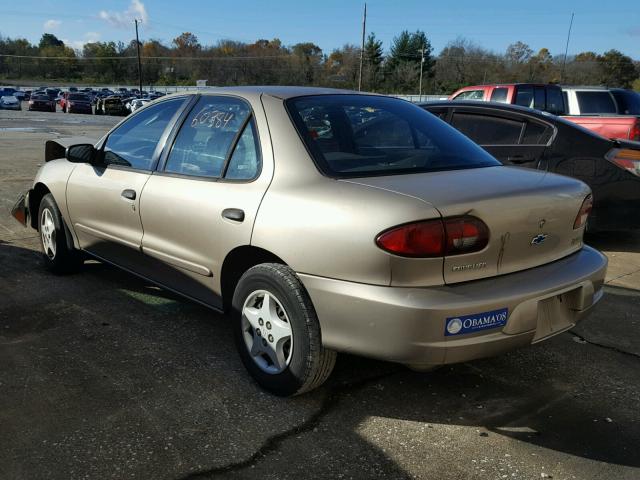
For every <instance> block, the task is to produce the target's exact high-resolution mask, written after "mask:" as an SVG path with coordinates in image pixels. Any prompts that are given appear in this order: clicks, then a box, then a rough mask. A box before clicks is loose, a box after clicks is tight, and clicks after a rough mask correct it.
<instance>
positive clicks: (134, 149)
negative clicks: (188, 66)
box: [104, 97, 186, 170]
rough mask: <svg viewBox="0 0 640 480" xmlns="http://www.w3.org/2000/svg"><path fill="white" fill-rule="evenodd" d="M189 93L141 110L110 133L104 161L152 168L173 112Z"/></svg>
mask: <svg viewBox="0 0 640 480" xmlns="http://www.w3.org/2000/svg"><path fill="white" fill-rule="evenodd" d="M185 99H186V97H179V98H174V99H171V100H166V101H164V102H161V103H158V104H156V105H153V106H150V107H149V108H145V109H144V110H140V112H139V113H136V114H135V115H133V116H132V117H131V118H129V119H128V120H126V121H125V122H124V123H123V124H122V125H120V126H119V127H118V128H116V129H115V130H114V131H113V132H111V133H110V134H109V137H108V138H107V142H106V143H105V146H104V163H105V164H106V165H120V166H124V167H131V168H135V169H139V170H151V169H153V160H154V158H153V156H154V152H155V150H156V147H157V145H158V142H159V141H160V137H161V136H162V134H163V133H164V130H165V129H166V128H167V126H168V125H169V123H170V122H171V120H172V119H173V116H174V115H175V114H176V112H177V111H178V110H179V109H180V107H181V106H182V104H183V103H184V101H185Z"/></svg>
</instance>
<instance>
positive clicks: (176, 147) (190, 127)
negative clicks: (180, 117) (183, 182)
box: [165, 95, 259, 179]
mask: <svg viewBox="0 0 640 480" xmlns="http://www.w3.org/2000/svg"><path fill="white" fill-rule="evenodd" d="M250 116H251V108H250V107H249V104H247V103H246V102H245V101H244V100H240V99H238V98H234V97H224V96H212V95H204V96H203V97H201V98H200V100H198V103H197V104H196V105H195V106H194V107H193V109H192V110H191V112H190V113H189V115H188V116H187V118H186V119H185V121H184V123H183V125H182V127H181V128H180V132H178V135H177V136H176V139H175V142H174V144H173V147H172V149H171V152H170V153H169V156H168V158H167V163H166V165H165V171H166V172H169V173H179V174H182V175H193V176H196V177H211V178H219V177H222V176H223V174H224V168H225V165H226V163H227V159H228V158H230V157H229V156H230V154H231V150H232V148H233V147H234V146H235V145H236V142H237V144H238V147H237V148H236V151H235V153H234V157H233V159H232V161H231V162H230V165H229V171H230V174H231V175H232V176H233V178H234V179H249V178H253V177H254V176H255V174H256V172H257V169H258V165H259V163H258V162H259V161H258V153H257V149H256V142H255V140H256V135H255V128H254V126H253V125H252V124H251V122H249V119H250ZM247 125H249V126H248V128H245V127H247Z"/></svg>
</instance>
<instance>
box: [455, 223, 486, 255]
mask: <svg viewBox="0 0 640 480" xmlns="http://www.w3.org/2000/svg"><path fill="white" fill-rule="evenodd" d="M444 229H445V232H446V235H447V246H446V251H445V255H458V254H462V253H471V252H477V251H479V250H482V249H483V248H484V247H486V246H487V243H489V229H488V228H487V226H486V225H485V223H484V222H483V221H482V220H480V219H478V218H475V217H454V218H447V219H445V220H444Z"/></svg>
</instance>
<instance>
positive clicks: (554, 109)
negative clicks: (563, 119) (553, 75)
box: [547, 87, 565, 115]
mask: <svg viewBox="0 0 640 480" xmlns="http://www.w3.org/2000/svg"><path fill="white" fill-rule="evenodd" d="M564 105H565V103H564V96H563V95H562V90H561V89H560V88H551V87H549V88H547V112H549V113H553V114H554V115H563V114H564V113H565V107H564Z"/></svg>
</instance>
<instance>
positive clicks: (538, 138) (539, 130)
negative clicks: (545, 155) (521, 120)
mask: <svg viewBox="0 0 640 480" xmlns="http://www.w3.org/2000/svg"><path fill="white" fill-rule="evenodd" d="M551 135H553V129H552V128H551V127H549V126H547V125H545V124H543V123H538V122H534V121H528V122H527V126H526V127H525V130H524V135H523V137H522V141H521V142H520V143H521V144H522V145H546V144H547V143H549V140H550V139H551Z"/></svg>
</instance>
